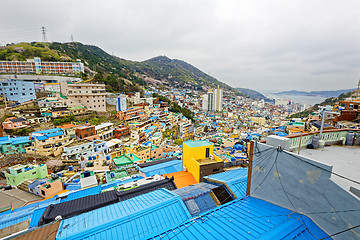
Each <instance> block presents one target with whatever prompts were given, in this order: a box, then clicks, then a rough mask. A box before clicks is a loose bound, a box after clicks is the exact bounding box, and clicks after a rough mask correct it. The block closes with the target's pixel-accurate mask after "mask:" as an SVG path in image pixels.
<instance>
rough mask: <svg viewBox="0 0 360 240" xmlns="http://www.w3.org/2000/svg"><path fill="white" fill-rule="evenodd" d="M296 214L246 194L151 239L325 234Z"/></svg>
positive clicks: (289, 236) (318, 235)
mask: <svg viewBox="0 0 360 240" xmlns="http://www.w3.org/2000/svg"><path fill="white" fill-rule="evenodd" d="M299 217H300V215H299V214H297V213H293V212H292V211H290V210H288V209H285V208H282V207H279V206H276V205H273V204H271V203H268V202H265V201H263V200H260V199H256V198H252V197H248V198H246V199H243V200H240V199H238V200H234V201H232V202H230V203H227V204H225V205H222V206H220V207H217V208H216V209H214V210H213V211H210V212H207V213H206V214H204V215H201V217H199V218H195V219H192V220H188V221H187V222H185V223H183V224H181V225H179V226H178V227H176V228H171V229H169V230H168V231H166V232H163V233H161V234H158V235H156V236H153V237H152V238H153V239H172V240H174V239H195V238H196V239H217V240H218V239H234V240H235V239H293V238H295V239H301V238H302V237H306V239H318V238H323V237H326V236H327V234H326V233H325V232H323V231H322V230H321V229H320V228H319V227H318V226H316V225H315V224H314V223H313V222H312V221H311V220H310V219H309V218H308V217H306V216H303V215H302V216H301V218H299ZM302 221H303V222H302ZM309 231H311V234H309Z"/></svg>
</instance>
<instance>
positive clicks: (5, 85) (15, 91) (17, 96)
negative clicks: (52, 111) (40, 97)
mask: <svg viewBox="0 0 360 240" xmlns="http://www.w3.org/2000/svg"><path fill="white" fill-rule="evenodd" d="M0 94H2V95H3V96H4V97H6V99H7V100H8V101H14V102H20V103H22V102H27V101H30V100H34V99H36V95H35V86H34V83H33V82H25V81H19V80H15V79H4V80H2V81H0Z"/></svg>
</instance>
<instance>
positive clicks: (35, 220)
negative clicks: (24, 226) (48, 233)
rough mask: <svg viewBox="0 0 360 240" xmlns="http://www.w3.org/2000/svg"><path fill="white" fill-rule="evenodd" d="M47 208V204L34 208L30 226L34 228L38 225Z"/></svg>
mask: <svg viewBox="0 0 360 240" xmlns="http://www.w3.org/2000/svg"><path fill="white" fill-rule="evenodd" d="M46 208H47V206H46V207H43V208H39V209H35V210H34V212H33V214H32V216H31V220H30V225H29V228H33V227H37V226H38V224H39V220H40V218H41V216H42V215H43V213H44V212H45V209H46Z"/></svg>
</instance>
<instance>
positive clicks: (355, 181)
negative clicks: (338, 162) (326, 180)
mask: <svg viewBox="0 0 360 240" xmlns="http://www.w3.org/2000/svg"><path fill="white" fill-rule="evenodd" d="M285 153H286V154H288V155H290V156H292V157H293V158H296V159H298V160H300V161H302V162H304V163H307V164H309V165H311V166H313V167H316V168H318V169H321V170H323V171H325V172H328V173H331V174H334V175H335V176H337V177H340V178H343V179H345V180H348V181H350V182H353V183H356V184H360V182H359V181H357V180H354V179H351V178H348V177H346V176H343V175H341V174H338V173H336V172H333V171H330V170H327V169H325V168H322V167H320V166H318V165H316V164H314V163H311V162H308V161H305V160H304V159H302V158H300V157H298V156H296V155H293V154H291V153H289V152H287V151H285Z"/></svg>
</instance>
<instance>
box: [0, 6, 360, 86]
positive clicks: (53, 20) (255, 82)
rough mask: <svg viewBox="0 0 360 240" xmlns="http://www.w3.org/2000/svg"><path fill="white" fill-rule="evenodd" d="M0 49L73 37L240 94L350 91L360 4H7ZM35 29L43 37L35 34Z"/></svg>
mask: <svg viewBox="0 0 360 240" xmlns="http://www.w3.org/2000/svg"><path fill="white" fill-rule="evenodd" d="M2 9H3V11H2V15H1V16H0V44H5V43H7V42H20V41H32V40H41V34H40V27H41V26H43V25H44V26H46V27H47V30H48V39H49V40H51V41H60V42H64V41H69V40H70V35H71V34H74V37H75V40H77V41H80V42H83V43H87V44H93V45H97V46H99V47H100V48H103V49H104V50H106V51H108V52H109V53H114V54H115V55H117V56H119V57H122V58H126V59H129V60H145V59H148V58H151V57H154V56H157V55H167V56H168V57H170V58H178V59H182V60H184V61H187V62H189V63H190V64H192V65H194V66H196V67H198V68H200V69H201V70H203V71H204V72H206V73H210V74H211V75H213V76H214V77H216V78H218V79H219V80H220V81H223V82H226V83H228V84H230V85H231V86H234V87H247V88H253V89H257V90H266V89H279V90H290V89H299V90H322V89H324V90H325V89H340V88H352V87H354V86H355V84H356V82H357V79H358V77H359V65H358V63H359V60H360V47H359V44H358V43H359V40H360V15H359V13H358V9H360V1H358V0H347V1H340V0H327V1H323V0H313V1H302V0H292V1H283V0H267V1H261V0H246V1H245V0H242V1H239V0H227V1H221V0H217V1H215V0H199V1H197V0H191V1H190V0H182V1H175V0H131V1H125V0H120V1H119V0H112V1H111V0H106V1H94V0H92V1H85V0H82V1H70V0H63V1H57V2H53V1H51V2H49V1H39V0H33V1H19V0H15V1H7V2H4V3H2ZM37 30H38V32H36V31H37Z"/></svg>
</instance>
